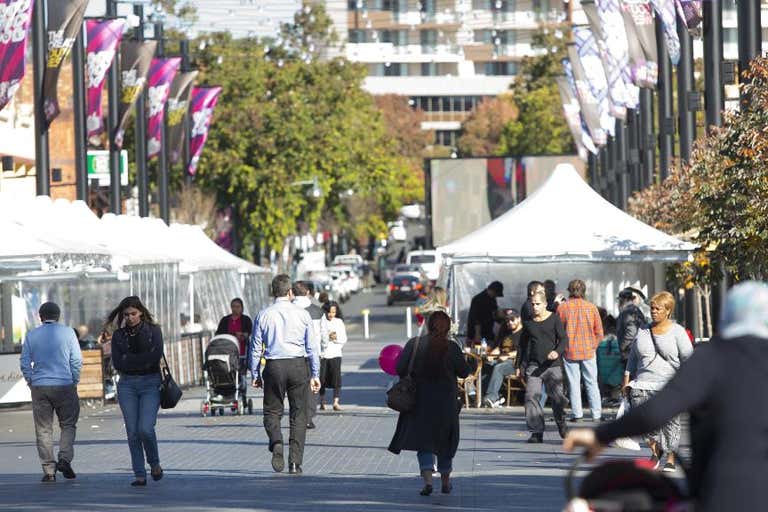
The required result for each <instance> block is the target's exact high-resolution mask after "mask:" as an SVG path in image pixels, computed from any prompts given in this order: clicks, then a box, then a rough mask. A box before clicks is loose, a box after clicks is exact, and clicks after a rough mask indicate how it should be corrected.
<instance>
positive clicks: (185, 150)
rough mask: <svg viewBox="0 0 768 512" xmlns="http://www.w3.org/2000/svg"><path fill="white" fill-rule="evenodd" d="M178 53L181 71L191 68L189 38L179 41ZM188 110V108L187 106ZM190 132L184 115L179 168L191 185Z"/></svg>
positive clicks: (189, 124)
mask: <svg viewBox="0 0 768 512" xmlns="http://www.w3.org/2000/svg"><path fill="white" fill-rule="evenodd" d="M179 53H181V71H182V72H187V71H191V70H192V66H191V65H190V63H189V40H187V39H182V40H181V41H179ZM187 110H189V108H187ZM191 134H192V125H191V123H190V119H189V116H188V115H185V116H184V135H183V137H182V143H181V168H182V172H183V173H184V176H185V177H186V182H187V185H192V181H193V180H194V176H193V175H192V174H190V173H189V171H188V169H187V165H188V164H189V141H190V136H191Z"/></svg>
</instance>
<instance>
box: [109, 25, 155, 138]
mask: <svg viewBox="0 0 768 512" xmlns="http://www.w3.org/2000/svg"><path fill="white" fill-rule="evenodd" d="M156 49H157V41H132V40H130V39H129V40H126V41H123V42H122V43H121V44H120V81H121V84H120V122H119V123H118V125H117V130H116V131H115V134H114V139H115V140H114V142H115V146H117V147H118V148H121V147H122V146H123V138H124V136H125V125H126V123H127V122H128V118H129V117H130V115H131V111H132V110H133V105H134V104H135V103H136V100H138V99H139V96H140V95H141V94H142V93H143V92H144V86H145V85H146V84H147V75H148V74H149V67H150V66H151V65H152V58H153V57H154V56H155V50H156Z"/></svg>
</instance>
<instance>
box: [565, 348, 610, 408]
mask: <svg viewBox="0 0 768 512" xmlns="http://www.w3.org/2000/svg"><path fill="white" fill-rule="evenodd" d="M564 363H565V364H564V366H565V376H566V377H567V378H568V387H569V391H568V394H569V398H570V399H571V413H572V414H573V417H574V418H581V417H583V416H584V411H583V410H582V408H581V377H582V376H584V387H586V388H587V397H588V398H589V407H590V408H591V409H592V418H594V419H596V420H599V419H600V416H602V406H601V403H600V387H599V386H598V384H597V358H596V357H594V356H592V359H585V360H583V361H569V360H568V359H565V360H564Z"/></svg>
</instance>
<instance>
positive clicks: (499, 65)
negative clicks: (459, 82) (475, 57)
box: [475, 61, 517, 76]
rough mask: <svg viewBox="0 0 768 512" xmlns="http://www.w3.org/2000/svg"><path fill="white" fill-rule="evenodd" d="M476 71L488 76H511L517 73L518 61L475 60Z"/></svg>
mask: <svg viewBox="0 0 768 512" xmlns="http://www.w3.org/2000/svg"><path fill="white" fill-rule="evenodd" d="M475 73H476V74H478V75H486V76H511V75H516V74H517V63H516V62H502V61H493V62H475Z"/></svg>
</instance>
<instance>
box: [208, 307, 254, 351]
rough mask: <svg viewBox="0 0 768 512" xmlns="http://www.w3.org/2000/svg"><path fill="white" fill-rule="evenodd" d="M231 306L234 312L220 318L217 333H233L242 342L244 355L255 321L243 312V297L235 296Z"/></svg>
mask: <svg viewBox="0 0 768 512" xmlns="http://www.w3.org/2000/svg"><path fill="white" fill-rule="evenodd" d="M229 307H230V308H231V310H232V313H231V314H229V315H226V316H224V317H222V318H221V320H219V326H218V327H217V328H216V334H231V335H232V336H234V337H235V338H237V341H238V342H239V344H240V355H241V356H244V355H246V354H245V351H246V347H247V346H248V337H249V336H250V335H251V331H253V322H252V321H251V317H249V316H248V315H244V314H243V299H240V298H234V299H232V302H230V304H229Z"/></svg>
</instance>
